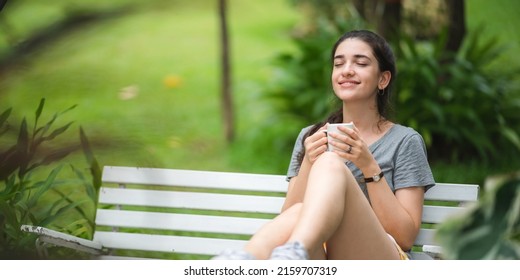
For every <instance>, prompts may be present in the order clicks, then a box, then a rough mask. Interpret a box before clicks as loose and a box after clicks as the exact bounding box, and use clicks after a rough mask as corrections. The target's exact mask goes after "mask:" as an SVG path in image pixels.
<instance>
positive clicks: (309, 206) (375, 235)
mask: <svg viewBox="0 0 520 280" xmlns="http://www.w3.org/2000/svg"><path fill="white" fill-rule="evenodd" d="M289 241H299V242H302V243H303V244H304V246H305V247H306V248H308V250H309V251H310V252H314V251H316V250H319V248H320V247H321V246H322V243H323V242H324V241H327V257H328V258H329V259H371V258H375V259H398V258H399V255H398V253H397V250H396V248H395V245H394V244H393V243H392V241H391V240H390V239H389V238H388V236H387V235H386V233H385V231H384V229H383V227H382V226H381V224H380V223H379V221H378V219H377V217H376V215H375V213H374V212H373V210H372V208H371V207H370V204H369V203H368V200H367V199H366V197H365V196H364V194H363V192H362V191H361V189H360V188H359V185H358V183H357V182H356V180H355V178H354V177H353V176H352V174H351V172H350V171H349V170H348V168H347V167H346V166H345V164H344V163H343V161H342V159H341V158H339V156H337V155H336V154H334V153H328V152H326V153H324V154H322V155H321V156H320V157H319V158H318V160H317V161H316V162H315V163H314V164H313V166H312V169H311V172H310V174H309V178H308V184H307V191H306V193H305V197H304V200H303V206H302V210H301V215H300V217H299V220H298V222H297V224H296V225H295V228H294V231H293V232H292V234H291V236H290V237H289Z"/></svg>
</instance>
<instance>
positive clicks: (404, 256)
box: [387, 233, 410, 260]
mask: <svg viewBox="0 0 520 280" xmlns="http://www.w3.org/2000/svg"><path fill="white" fill-rule="evenodd" d="M387 235H388V238H390V239H391V240H392V242H394V244H395V247H396V248H397V252H398V253H399V259H401V260H410V257H409V256H408V254H406V252H405V251H403V249H401V247H400V246H399V244H397V241H395V239H394V237H392V236H391V235H390V234H388V233H387Z"/></svg>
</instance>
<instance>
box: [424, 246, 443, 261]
mask: <svg viewBox="0 0 520 280" xmlns="http://www.w3.org/2000/svg"><path fill="white" fill-rule="evenodd" d="M422 250H423V252H424V253H426V254H428V255H429V256H431V257H432V258H433V259H434V260H439V259H441V258H442V247H441V246H436V245H423V247H422Z"/></svg>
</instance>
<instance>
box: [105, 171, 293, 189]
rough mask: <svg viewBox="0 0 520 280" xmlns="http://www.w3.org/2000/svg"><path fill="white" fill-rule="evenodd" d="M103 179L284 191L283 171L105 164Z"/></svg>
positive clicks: (132, 182)
mask: <svg viewBox="0 0 520 280" xmlns="http://www.w3.org/2000/svg"><path fill="white" fill-rule="evenodd" d="M102 180H103V182H107V183H118V184H119V183H121V184H143V185H159V186H183V187H192V188H215V189H231V190H247V191H273V192H286V191H287V181H286V177H285V176H283V175H269V174H248V173H233V172H216V171H197V170H181V169H162V168H138V167H119V166H105V167H104V168H103V178H102Z"/></svg>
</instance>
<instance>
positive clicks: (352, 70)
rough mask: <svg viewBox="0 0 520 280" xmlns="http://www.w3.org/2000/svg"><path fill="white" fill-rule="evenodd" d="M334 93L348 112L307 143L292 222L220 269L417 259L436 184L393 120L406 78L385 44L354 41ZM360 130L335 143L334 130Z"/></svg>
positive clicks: (298, 149)
mask: <svg viewBox="0 0 520 280" xmlns="http://www.w3.org/2000/svg"><path fill="white" fill-rule="evenodd" d="M332 61H333V65H332V67H333V68H332V87H333V89H334V93H335V95H336V96H337V97H338V98H339V99H341V101H342V107H341V108H340V109H339V110H338V111H337V112H335V113H333V114H332V115H331V116H330V117H329V118H328V119H327V121H326V122H324V123H319V124H316V125H314V126H310V127H306V128H304V129H303V130H302V131H301V132H300V135H299V136H298V139H297V140H296V145H295V147H294V151H293V156H292V159H291V163H290V166H289V171H288V180H289V189H288V193H287V197H286V199H285V203H284V205H283V208H282V213H281V214H280V215H279V216H277V217H276V218H275V219H273V220H272V221H271V222H269V223H268V224H266V225H265V226H264V227H262V228H261V229H260V230H259V231H258V232H257V233H256V234H255V235H254V236H253V237H252V238H251V240H250V241H249V242H248V243H247V245H246V246H245V248H244V250H240V251H229V250H227V251H224V252H223V253H222V254H220V255H218V256H216V257H215V258H214V259H408V258H409V255H408V254H406V253H405V252H406V251H408V250H410V249H411V247H412V245H413V242H414V240H415V238H416V235H417V233H418V231H419V227H420V225H421V215H422V205H423V199H424V192H425V191H426V190H427V189H428V188H430V187H432V186H433V185H434V184H435V182H434V179H433V176H432V173H431V170H430V167H429V164H428V160H427V156H426V149H425V146H424V141H423V139H422V137H421V136H420V135H419V134H418V133H417V132H416V131H414V130H413V129H411V128H408V127H404V126H401V125H399V124H396V123H393V122H392V121H390V120H389V118H388V106H389V100H390V98H389V96H390V87H391V84H392V82H393V80H394V79H395V76H396V67H395V60H394V55H393V52H392V50H391V48H390V46H389V45H388V43H387V42H386V41H385V40H384V39H383V38H381V37H380V36H379V35H377V34H375V33H373V32H370V31H367V30H360V31H351V32H348V33H346V34H344V35H343V36H342V37H341V38H340V39H339V40H338V41H337V42H336V44H335V45H334V48H333V52H332ZM348 122H352V123H353V124H354V128H353V129H349V128H340V131H342V132H343V133H345V134H346V135H345V134H340V133H331V135H330V136H331V137H332V138H333V139H334V141H331V143H330V144H331V145H333V146H334V147H335V149H334V151H333V152H330V151H327V142H328V141H327V137H326V133H324V132H325V131H326V128H327V125H328V124H329V123H348Z"/></svg>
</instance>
